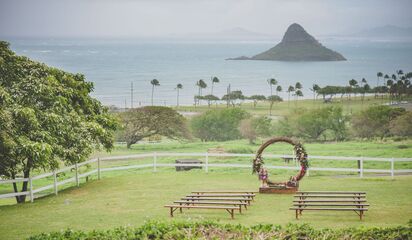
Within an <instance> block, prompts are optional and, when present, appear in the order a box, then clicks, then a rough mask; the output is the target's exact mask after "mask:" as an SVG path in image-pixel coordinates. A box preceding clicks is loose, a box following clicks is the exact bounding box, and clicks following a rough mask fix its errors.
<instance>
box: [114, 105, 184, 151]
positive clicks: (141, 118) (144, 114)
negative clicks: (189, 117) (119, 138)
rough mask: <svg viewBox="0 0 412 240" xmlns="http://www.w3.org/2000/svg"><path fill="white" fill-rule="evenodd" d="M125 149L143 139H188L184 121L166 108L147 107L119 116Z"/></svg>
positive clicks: (175, 112) (176, 113) (177, 114)
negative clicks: (159, 137) (155, 137)
mask: <svg viewBox="0 0 412 240" xmlns="http://www.w3.org/2000/svg"><path fill="white" fill-rule="evenodd" d="M120 119H121V120H122V123H123V128H124V129H123V130H124V136H123V138H124V141H125V142H126V144H127V148H130V147H131V145H132V144H135V143H137V142H139V141H141V140H142V139H144V138H147V137H151V136H154V135H160V136H164V137H168V138H171V139H184V138H190V134H189V129H188V127H187V122H186V119H185V118H184V117H183V116H182V115H181V114H179V113H178V112H177V111H175V110H173V109H172V108H168V107H161V106H147V107H142V108H137V109H132V110H129V111H127V112H124V113H121V114H120Z"/></svg>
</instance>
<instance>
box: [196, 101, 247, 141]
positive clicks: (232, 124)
mask: <svg viewBox="0 0 412 240" xmlns="http://www.w3.org/2000/svg"><path fill="white" fill-rule="evenodd" d="M248 116H249V115H248V113H247V112H246V111H244V110H242V109H240V108H227V109H213V110H209V111H207V112H205V113H203V114H202V115H198V116H195V117H193V119H192V121H191V126H192V132H193V134H194V135H195V136H196V137H198V138H200V139H201V140H202V141H227V140H233V139H239V138H240V137H241V135H240V132H239V123H240V121H241V120H242V119H245V118H247V117H248Z"/></svg>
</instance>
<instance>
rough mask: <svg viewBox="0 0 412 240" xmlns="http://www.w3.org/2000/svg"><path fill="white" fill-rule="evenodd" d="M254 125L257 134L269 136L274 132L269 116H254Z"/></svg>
mask: <svg viewBox="0 0 412 240" xmlns="http://www.w3.org/2000/svg"><path fill="white" fill-rule="evenodd" d="M252 126H253V129H255V132H256V134H257V136H261V137H268V136H271V134H272V132H273V129H272V120H271V119H270V118H269V117H267V116H261V117H257V118H252Z"/></svg>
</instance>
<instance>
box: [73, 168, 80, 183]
mask: <svg viewBox="0 0 412 240" xmlns="http://www.w3.org/2000/svg"><path fill="white" fill-rule="evenodd" d="M74 167H75V168H76V185H77V186H80V183H79V168H78V167H77V163H75V164H74Z"/></svg>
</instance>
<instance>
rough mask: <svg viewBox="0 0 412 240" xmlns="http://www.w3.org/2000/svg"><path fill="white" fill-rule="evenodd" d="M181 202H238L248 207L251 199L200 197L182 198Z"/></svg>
mask: <svg viewBox="0 0 412 240" xmlns="http://www.w3.org/2000/svg"><path fill="white" fill-rule="evenodd" d="M181 200H191V201H239V202H245V203H247V205H250V202H251V201H252V199H250V198H223V197H202V198H193V197H183V198H181Z"/></svg>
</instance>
